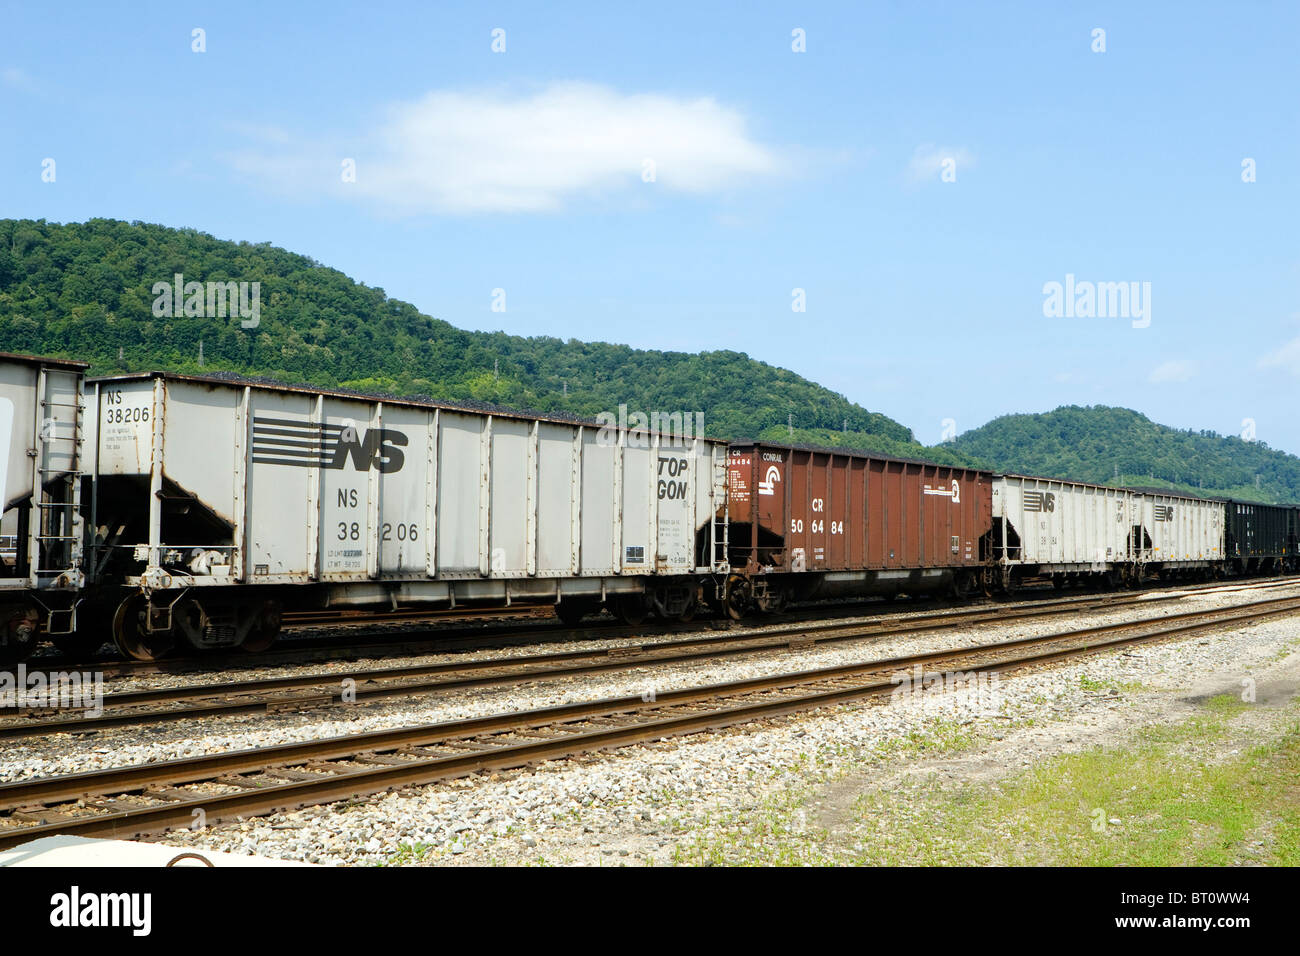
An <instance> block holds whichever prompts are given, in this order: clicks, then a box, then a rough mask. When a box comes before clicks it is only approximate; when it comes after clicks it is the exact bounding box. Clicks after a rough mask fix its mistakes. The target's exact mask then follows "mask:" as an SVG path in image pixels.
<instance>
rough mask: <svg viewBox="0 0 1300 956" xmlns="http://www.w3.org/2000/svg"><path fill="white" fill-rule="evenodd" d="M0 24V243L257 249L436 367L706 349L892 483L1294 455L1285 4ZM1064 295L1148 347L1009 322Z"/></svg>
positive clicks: (383, 9) (26, 12)
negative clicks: (356, 303) (1091, 427)
mask: <svg viewBox="0 0 1300 956" xmlns="http://www.w3.org/2000/svg"><path fill="white" fill-rule="evenodd" d="M0 9H2V10H3V22H4V24H5V29H4V31H3V32H0V184H3V185H2V186H0V216H17V217H33V218H45V219H50V220H54V221H80V220H84V219H87V218H91V217H96V216H106V217H114V218H120V219H127V220H135V219H139V220H145V221H150V222H158V223H163V224H165V225H171V226H189V227H194V228H197V229H200V230H202V231H205V232H209V233H212V234H214V235H216V236H218V237H220V238H227V239H241V240H250V241H256V242H261V241H269V242H272V243H274V244H276V245H280V246H284V247H285V248H288V249H290V250H293V251H295V252H300V253H303V254H306V255H309V256H312V257H314V258H316V259H318V260H319V261H321V262H323V263H325V264H327V265H330V266H333V267H335V268H338V269H340V270H342V271H343V272H345V273H347V274H348V275H350V276H352V277H353V278H355V279H357V280H359V281H362V282H365V283H366V284H368V285H372V286H379V287H382V288H383V289H384V290H385V291H387V292H388V294H390V295H392V296H394V297H396V298H400V299H405V300H407V301H410V302H412V303H414V304H415V305H416V306H418V307H419V308H420V309H421V310H422V311H424V312H427V313H429V314H432V315H435V316H437V317H439V318H442V319H446V320H447V321H449V322H451V323H453V324H455V325H458V326H462V327H466V328H476V329H505V330H506V331H508V332H512V333H517V334H522V335H536V334H547V335H554V336H559V337H562V338H570V337H573V338H582V339H601V340H608V341H616V342H626V343H629V344H632V345H634V346H638V347H645V348H661V349H674V350H684V351H698V350H704V349H719V348H730V349H737V350H740V351H744V352H747V353H748V354H750V355H751V356H754V357H755V358H758V359H761V360H764V361H767V362H770V363H773V364H777V365H782V366H785V367H788V368H791V369H793V370H795V371H797V372H799V373H800V374H802V375H804V376H807V377H808V378H811V379H813V380H815V381H818V382H821V383H823V384H825V385H827V386H829V387H831V388H833V389H835V390H837V391H841V392H843V393H844V394H846V395H847V396H848V397H849V398H851V399H853V400H854V401H857V402H859V403H860V404H862V405H864V406H866V407H867V408H869V409H872V410H874V411H880V412H883V413H885V414H887V415H890V416H891V417H894V418H896V419H898V420H899V421H901V422H903V423H904V424H906V425H908V426H910V427H911V428H913V429H914V430H915V431H916V434H917V436H918V438H920V439H921V440H922V441H925V442H927V443H933V442H935V441H937V440H938V439H939V437H940V429H941V422H942V420H943V419H945V418H952V419H955V421H956V423H957V428H958V430H960V431H964V430H966V429H968V428H972V427H975V426H977V425H980V424H982V423H983V422H985V421H987V420H988V419H990V418H992V417H994V416H996V415H1000V414H1004V413H1008V412H1017V411H1043V410H1047V409H1050V408H1054V407H1056V406H1057V405H1061V404H1071V403H1077V404H1111V405H1123V406H1128V407H1132V408H1136V409H1138V410H1139V411H1142V412H1143V413H1145V414H1148V415H1150V416H1151V417H1152V418H1154V419H1155V420H1157V421H1160V422H1164V423H1167V424H1171V425H1175V426H1178V427H1185V428H1198V429H1199V428H1211V429H1215V430H1217V431H1220V432H1224V433H1229V434H1235V433H1237V432H1239V431H1240V430H1241V427H1242V421H1243V419H1247V418H1249V419H1253V420H1254V422H1255V427H1256V430H1257V435H1258V437H1259V438H1260V439H1262V440H1264V441H1267V442H1268V443H1269V444H1270V445H1272V446H1274V447H1279V448H1283V449H1286V450H1289V451H1293V452H1298V451H1300V416H1297V415H1296V414H1295V413H1294V411H1293V409H1294V407H1295V404H1296V403H1295V400H1294V398H1293V397H1292V396H1293V395H1294V393H1295V391H1296V389H1297V386H1300V229H1297V210H1300V105H1298V104H1300V58H1297V56H1296V53H1295V50H1296V47H1295V37H1296V36H1297V34H1298V33H1300V4H1295V3H1277V4H1267V3H1258V4H1256V3H1249V4H1224V5H1218V6H1214V5H1198V4H1187V3H1143V4H1129V3H1120V4H1055V3H1026V4H956V3H953V4H924V3H881V4H865V3H850V4H751V3H717V4H700V3H690V4H674V3H667V2H663V3H656V4H639V5H624V4H617V5H615V4H598V3H593V4H580V3H569V4H545V5H544V4H536V3H530V4H525V3H520V4H493V3H463V4H462V3H427V4H416V3H411V4H405V3H377V4H373V5H365V4H356V3H346V4H343V3H328V2H322V3H317V4H313V5H311V7H310V9H308V8H305V7H303V8H298V7H293V6H290V5H287V4H274V3H266V2H263V3H256V4H254V3H239V2H223V3H212V4H186V3H183V2H177V3H157V4H147V3H141V4H122V5H117V4H103V3H93V4H92V3H84V2H71V3H64V4H44V3H28V4H9V3H6V4H2V5H0ZM195 28H201V29H202V30H203V31H204V39H205V45H206V50H205V52H202V53H196V52H194V51H193V50H192V45H193V39H192V31H193V30H194V29H195ZM1098 28H1100V29H1102V30H1104V31H1105V37H1104V39H1105V51H1104V52H1095V51H1094V49H1093V47H1094V46H1095V45H1097V41H1096V39H1095V38H1094V30H1096V29H1098ZM495 29H501V30H504V31H505V33H504V40H505V50H504V52H494V51H493V49H492V44H493V35H492V31H493V30H495ZM795 29H800V30H802V31H804V35H805V37H806V52H801V53H799V52H794V51H793V50H792V44H793V42H794V41H793V40H792V31H794V30H795ZM46 158H53V159H54V160H55V161H56V164H57V166H56V170H57V175H56V180H55V182H53V183H49V182H42V180H41V171H42V165H41V164H42V161H43V160H44V159H46ZM1248 158H1249V159H1253V160H1254V162H1255V177H1256V181H1255V182H1249V183H1247V182H1243V179H1242V172H1243V167H1242V163H1243V160H1245V159H1248ZM344 159H352V160H355V169H356V177H355V180H356V181H355V182H343V176H342V171H341V170H342V161H343V160H344ZM646 159H650V160H652V161H653V162H654V177H653V181H651V182H647V181H645V175H644V173H645V171H646V169H647V168H648V167H647V166H646V165H645V160H646ZM945 160H951V161H952V163H951V164H950V166H949V168H950V169H951V170H952V171H953V172H955V181H951V182H945V181H944V180H943V173H944V161H945ZM1067 274H1069V275H1073V276H1075V277H1076V280H1078V281H1093V282H1137V283H1139V284H1140V283H1148V282H1149V283H1150V290H1151V291H1150V301H1149V307H1150V320H1151V321H1150V324H1149V326H1147V327H1145V328H1134V327H1133V323H1132V322H1131V321H1130V320H1129V319H1128V318H1124V317H1094V318H1079V317H1075V318H1065V317H1047V316H1045V315H1044V310H1043V303H1044V298H1045V296H1044V292H1043V288H1044V285H1045V284H1046V283H1049V282H1053V281H1056V282H1064V281H1065V277H1066V276H1067ZM498 288H500V289H504V290H505V293H506V297H505V301H506V311H505V312H494V311H492V308H491V306H492V302H493V298H492V293H493V290H494V289H498ZM794 289H803V290H804V293H805V296H806V311H805V312H802V313H799V312H794V311H792V308H791V304H792V301H793V299H792V296H793V290H794ZM704 411H705V414H706V417H707V412H708V410H707V409H705V410H704Z"/></svg>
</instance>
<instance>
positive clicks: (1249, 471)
mask: <svg viewBox="0 0 1300 956" xmlns="http://www.w3.org/2000/svg"><path fill="white" fill-rule="evenodd" d="M946 447H948V448H951V449H953V450H954V451H956V452H959V453H961V454H964V455H968V456H971V457H973V458H978V459H984V460H987V461H992V462H996V463H997V465H998V466H999V467H1001V468H1003V469H1005V470H1007V471H1015V472H1021V473H1024V474H1031V475H1037V474H1042V475H1052V476H1056V477H1062V478H1072V479H1074V480H1076V481H1091V482H1097V483H1098V484H1112V485H1114V484H1121V485H1131V486H1156V487H1175V488H1179V489H1181V490H1183V491H1188V492H1192V493H1200V494H1206V493H1214V494H1222V495H1231V496H1233V497H1240V498H1250V499H1254V500H1259V501H1286V502H1292V501H1300V458H1297V457H1296V456H1294V455H1288V454H1286V453H1285V452H1281V451H1277V450H1275V449H1272V448H1269V447H1268V446H1267V445H1266V444H1264V443H1263V442H1259V441H1245V440H1243V439H1241V438H1237V437H1234V436H1227V437H1225V436H1222V435H1218V434H1216V433H1214V432H1210V431H1201V432H1193V431H1180V430H1179V429H1176V428H1169V427H1167V426H1165V425H1157V424H1156V423H1155V422H1153V421H1151V419H1149V418H1147V417H1146V416H1145V415H1142V414H1139V413H1138V412H1135V411H1132V410H1130V409H1127V408H1111V407H1109V406H1105V405H1096V406H1088V407H1080V406H1078V405H1068V406H1063V407H1061V408H1058V409H1056V410H1055V411H1052V412H1047V413H1045V414H1041V415H1005V416H1003V417H1002V418H995V419H994V420H993V421H991V422H989V423H988V424H987V425H984V426H982V427H980V428H975V429H972V430H971V431H968V432H965V433H964V434H962V435H960V436H958V437H957V438H956V439H955V440H954V441H952V442H949V443H948V444H947V446H946Z"/></svg>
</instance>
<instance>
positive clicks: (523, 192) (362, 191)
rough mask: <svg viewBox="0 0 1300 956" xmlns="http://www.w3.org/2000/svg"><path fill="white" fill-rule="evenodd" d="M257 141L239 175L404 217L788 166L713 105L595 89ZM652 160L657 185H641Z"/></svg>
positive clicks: (741, 122) (548, 91)
mask: <svg viewBox="0 0 1300 956" xmlns="http://www.w3.org/2000/svg"><path fill="white" fill-rule="evenodd" d="M250 132H251V131H250ZM255 138H256V139H258V140H259V141H260V145H259V146H258V147H257V148H255V149H248V150H244V151H241V152H239V153H236V154H234V155H232V156H231V157H229V158H230V161H231V162H232V163H233V165H234V166H235V168H236V169H238V170H240V171H241V172H244V173H247V174H250V175H253V176H255V177H258V178H262V179H265V180H267V181H269V182H270V183H271V184H273V185H276V186H277V187H280V188H284V189H294V188H297V189H306V190H311V189H318V190H320V191H322V192H324V191H326V190H328V191H330V192H332V193H333V194H336V195H342V196H352V197H354V198H363V199H366V200H369V201H371V202H373V203H374V204H376V205H377V206H380V207H382V208H384V209H385V210H387V211H390V212H398V213H426V212H433V213H475V212H549V211H553V210H556V209H560V208H562V207H563V206H564V204H565V203H566V202H568V201H571V200H574V199H578V198H581V197H590V196H593V195H603V194H608V193H612V192H614V191H617V190H624V191H627V190H636V189H640V190H654V189H660V190H671V191H675V192H681V193H693V194H704V193H712V192H720V191H723V190H726V189H728V188H731V187H733V186H735V185H737V184H738V183H741V182H743V181H745V180H747V179H752V178H755V177H761V176H770V175H774V174H777V173H780V172H782V171H783V170H784V167H785V163H784V162H783V161H782V159H781V158H780V157H778V156H777V154H776V152H775V151H774V150H773V149H772V148H770V147H767V146H764V145H763V144H761V143H758V142H756V141H755V140H754V139H753V138H752V137H751V136H750V134H749V132H748V129H747V124H746V121H745V117H744V116H743V115H742V114H741V113H739V112H738V111H737V110H735V109H732V108H730V107H726V106H723V105H721V104H719V103H718V102H717V101H716V100H714V99H712V98H709V97H700V98H695V99H687V98H681V97H672V96H665V95H659V94H646V93H641V94H623V93H619V92H617V91H615V90H612V89H609V88H608V87H604V86H597V85H594V84H589V83H560V84H554V85H551V86H549V87H546V88H545V89H542V90H541V91H539V92H536V93H533V94H531V95H514V94H510V93H507V92H504V91H499V90H498V91H477V92H433V93H429V94H428V95H426V96H424V97H423V98H421V99H419V100H416V101H414V102H408V103H401V104H397V105H395V106H393V107H391V108H389V109H388V110H387V111H386V115H385V116H384V119H383V120H382V121H381V122H380V123H379V124H378V125H377V126H376V128H374V129H373V130H370V131H369V132H367V133H366V134H364V135H363V136H361V137H359V138H357V139H355V140H351V141H346V140H342V141H336V142H314V143H313V142H302V141H299V142H298V143H297V145H294V144H292V143H290V144H286V143H285V142H284V140H283V138H282V137H281V136H270V135H258V136H256V137H255ZM344 158H352V159H355V160H356V181H355V182H353V183H342V182H341V181H340V164H341V162H342V160H343V159H344ZM647 160H651V161H652V162H653V164H654V166H653V172H654V182H651V183H648V182H645V181H644V180H643V173H644V171H645V170H646V169H647V166H646V161H647Z"/></svg>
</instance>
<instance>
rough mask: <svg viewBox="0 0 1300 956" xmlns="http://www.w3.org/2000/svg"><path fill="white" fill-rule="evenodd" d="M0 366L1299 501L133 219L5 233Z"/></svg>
mask: <svg viewBox="0 0 1300 956" xmlns="http://www.w3.org/2000/svg"><path fill="white" fill-rule="evenodd" d="M177 273H180V274H182V275H184V277H185V280H186V281H187V282H188V281H199V282H204V283H208V282H227V281H233V282H259V283H260V306H261V312H260V321H259V323H258V325H257V327H256V328H243V327H242V325H241V322H240V319H239V318H238V317H232V316H228V317H226V318H204V317H198V316H194V317H186V316H183V315H180V316H177V317H174V318H173V317H166V316H155V314H154V311H153V306H154V301H155V295H154V292H153V288H154V285H155V283H159V282H161V283H171V282H172V281H173V277H174V276H175V275H176V274H177ZM200 346H201V349H202V356H203V360H202V364H200V358H199V356H200ZM0 351H10V352H28V353H34V354H41V355H56V356H66V357H70V358H77V359H82V360H85V361H89V362H90V363H91V373H92V374H96V375H99V374H112V373H118V372H130V371H147V370H153V369H164V370H168V371H177V372H187V373H212V372H217V371H223V372H233V373H238V374H242V375H249V376H258V377H266V378H272V379H277V380H280V381H285V382H296V383H301V384H307V385H317V386H321V387H333V388H348V389H355V390H358V391H363V392H371V393H377V394H387V395H404V396H425V397H430V398H435V399H443V400H453V401H454V400H472V401H476V402H487V403H492V404H496V405H502V406H508V407H512V408H518V409H529V410H534V411H539V412H565V413H568V414H572V415H579V416H584V417H594V416H595V415H597V414H598V413H600V412H611V413H615V414H616V413H617V411H618V407H619V405H621V404H625V405H627V406H628V408H629V409H630V410H633V411H642V412H645V413H649V412H653V411H657V412H660V413H661V414H671V413H673V412H682V413H693V412H695V411H696V410H699V411H702V412H703V413H704V420H705V432H706V434H709V435H713V436H717V437H725V438H759V439H764V440H768V441H774V442H786V441H793V442H796V443H801V444H811V445H819V446H832V447H845V448H857V449H863V450H869V451H875V452H879V453H883V454H889V455H896V456H899V457H906V458H923V459H927V460H931V461H938V462H940V463H944V464H953V465H963V466H969V467H984V468H990V469H994V470H1002V471H1016V472H1027V473H1031V474H1046V475H1052V476H1056V477H1061V478H1070V479H1074V480H1080V481H1093V482H1098V483H1109V484H1130V485H1156V486H1164V487H1172V488H1177V489H1179V490H1182V491H1187V492H1191V493H1200V494H1231V495H1233V496H1236V497H1244V498H1251V499H1254V500H1288V501H1289V500H1300V459H1298V458H1296V457H1295V456H1292V455H1288V454H1285V453H1283V452H1280V451H1276V450H1273V449H1270V448H1268V447H1267V446H1266V445H1265V444H1263V443H1262V442H1246V441H1243V440H1241V439H1239V438H1231V437H1228V438H1225V437H1222V436H1218V435H1215V434H1214V433H1212V432H1195V433H1194V432H1190V431H1186V432H1185V431H1179V430H1177V429H1172V428H1168V427H1166V426H1163V425H1158V424H1156V423H1154V422H1152V421H1150V419H1148V418H1146V417H1145V416H1143V415H1141V414H1140V413H1138V412H1135V411H1132V410H1130V409H1120V408H1109V407H1106V406H1093V407H1087V408H1082V407H1078V406H1066V407H1062V408H1058V409H1056V410H1055V411H1052V412H1046V413H1043V414H1036V415H1007V416H1003V417H1001V418H998V419H995V420H994V421H991V422H989V423H988V424H986V425H984V426H981V427H980V428H977V429H974V430H972V431H969V432H966V433H965V434H963V435H961V436H959V437H958V438H956V439H955V440H953V441H950V442H946V443H944V444H942V445H936V446H930V447H927V446H924V445H922V444H920V443H919V442H917V441H916V439H915V436H914V435H913V433H912V432H911V430H910V429H908V428H907V427H905V426H904V425H901V424H899V423H898V422H896V421H894V420H893V419H890V418H888V417H887V416H885V415H882V414H879V413H877V412H871V411H868V410H867V409H865V408H863V407H862V406H860V405H857V404H855V403H854V402H851V401H849V400H848V399H847V398H846V397H845V396H843V395H840V394H838V393H836V392H833V391H831V390H829V389H827V388H824V387H823V386H820V385H818V384H817V383H815V382H812V381H809V380H808V379H806V378H803V377H802V376H800V375H797V374H796V373H794V372H792V371H790V370H788V369H783V368H779V367H776V366H772V365H769V364H767V363H765V362H760V361H757V360H755V359H751V358H750V357H749V356H747V355H745V354H744V353H742V352H733V351H715V352H700V353H686V352H662V351H654V350H643V349H633V348H631V347H629V346H626V345H613V344H609V343H604V342H582V341H578V340H575V339H569V340H567V341H566V340H562V339H558V338H554V337H550V336H534V337H525V336H518V335H508V334H506V333H504V332H472V331H466V330H463V329H458V328H456V327H455V326H453V325H451V324H450V323H448V322H445V321H443V320H441V319H436V318H433V317H431V316H428V315H425V314H423V313H421V312H420V311H419V310H418V309H417V308H416V307H415V306H413V305H411V304H409V303H406V302H402V301H399V300H396V299H391V298H389V297H388V296H387V295H385V293H384V291H383V290H382V289H378V288H372V287H369V286H366V285H364V284H361V283H358V282H355V281H353V280H352V279H350V278H348V277H347V276H346V275H344V274H343V273H341V272H339V271H338V270H336V269H331V268H328V267H326V266H324V265H322V264H320V263H318V262H316V261H314V260H312V259H310V258H307V257H305V256H301V255H297V254H295V253H292V252H288V251H287V250H284V249H281V248H278V247H276V246H272V245H270V244H269V243H258V244H254V243H248V242H232V241H227V240H221V239H216V238H214V237H213V236H210V235H208V234H206V233H202V232H199V231H197V230H194V229H175V228H171V227H166V226H161V225H153V224H147V223H139V222H134V223H127V222H122V221H118V220H109V219H92V220H90V221H88V222H85V223H67V224H59V223H50V222H46V221H44V220H16V219H0ZM791 421H793V423H794V428H793V429H791V427H790V422H791ZM1256 476H1258V477H1256Z"/></svg>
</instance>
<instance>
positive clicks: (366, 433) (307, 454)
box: [253, 417, 409, 474]
mask: <svg viewBox="0 0 1300 956" xmlns="http://www.w3.org/2000/svg"><path fill="white" fill-rule="evenodd" d="M408 441H409V439H407V437H406V435H405V434H403V433H402V432H399V431H396V430H395V429H392V428H369V429H364V430H363V429H359V428H357V427H356V426H354V425H331V424H327V423H324V422H298V421H293V420H292V419H285V418H258V417H254V418H253V463H254V464H261V465H291V466H295V467H298V468H331V469H342V468H343V467H345V466H346V464H347V462H348V460H349V459H351V461H352V467H353V468H355V469H356V470H357V471H369V470H370V469H371V468H377V469H378V470H379V471H381V472H383V473H384V474H391V473H392V472H395V471H401V470H402V466H403V465H404V464H406V455H405V454H403V452H402V451H401V449H402V448H404V447H406V445H407V443H408Z"/></svg>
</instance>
